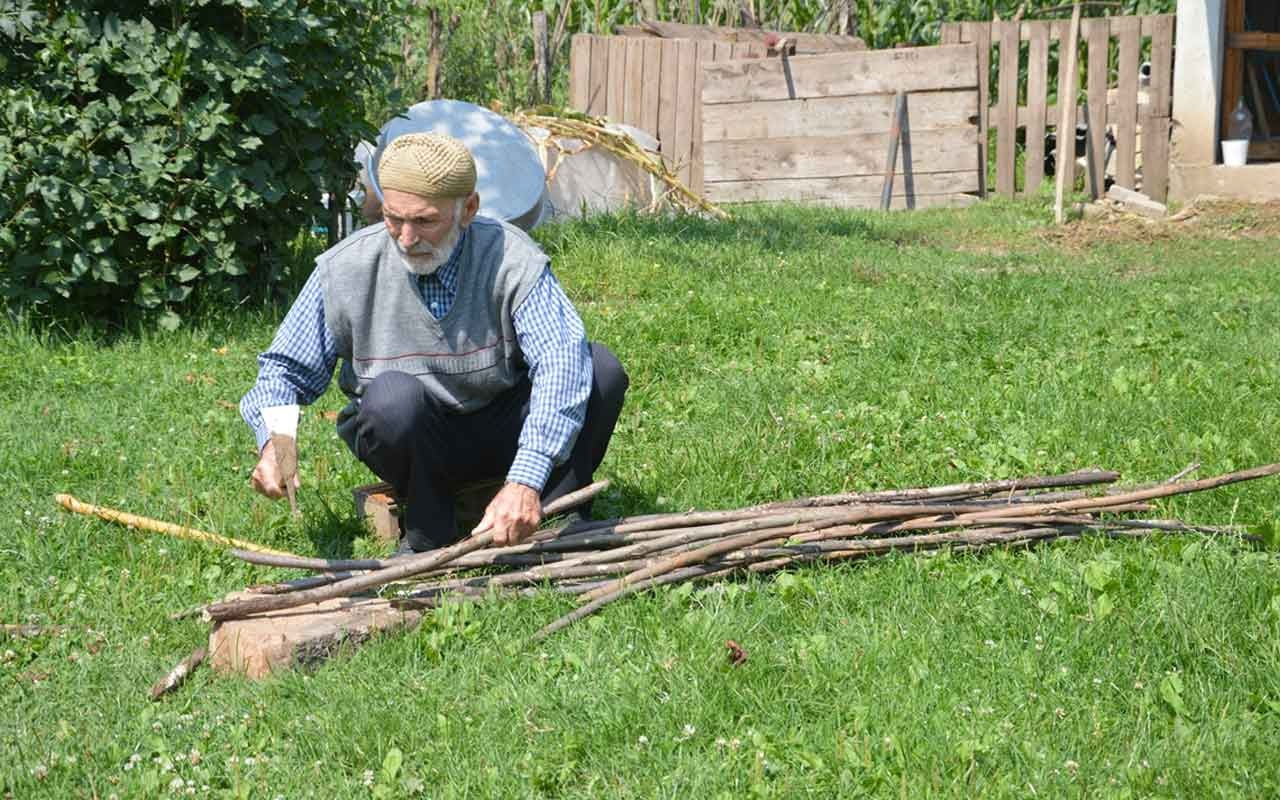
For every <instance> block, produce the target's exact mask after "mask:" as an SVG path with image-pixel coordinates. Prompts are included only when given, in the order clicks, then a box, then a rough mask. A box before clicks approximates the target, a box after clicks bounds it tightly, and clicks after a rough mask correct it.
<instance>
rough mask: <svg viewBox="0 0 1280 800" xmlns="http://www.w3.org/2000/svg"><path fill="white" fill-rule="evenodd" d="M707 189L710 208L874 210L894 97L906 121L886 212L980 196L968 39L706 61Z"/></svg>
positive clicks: (972, 53)
mask: <svg viewBox="0 0 1280 800" xmlns="http://www.w3.org/2000/svg"><path fill="white" fill-rule="evenodd" d="M703 73H704V77H703V90H702V153H703V159H704V162H705V164H704V168H705V177H706V181H705V185H704V192H705V193H706V195H707V198H708V199H709V200H711V201H712V202H716V203H729V202H751V201H796V202H814V203H823V204H830V205H838V206H844V207H850V208H879V207H880V193H881V188H882V183H883V181H884V179H885V172H886V170H885V167H886V163H885V154H886V151H887V149H888V144H889V131H890V129H891V127H892V125H893V119H892V118H893V109H894V95H895V93H896V92H899V91H902V92H906V93H907V115H906V117H907V125H906V126H905V136H904V139H903V147H902V148H901V152H900V155H899V161H898V169H897V174H896V175H895V179H894V187H893V200H892V207H896V208H902V207H913V208H914V207H924V206H931V205H956V204H963V203H967V202H971V201H972V200H974V199H975V195H974V194H971V193H974V192H977V191H978V188H979V182H978V181H979V178H978V127H977V112H978V85H977V83H978V79H977V75H978V65H977V50H976V48H974V47H973V46H972V45H954V46H948V47H917V48H908V49H899V50H874V51H864V52H858V53H834V54H828V55H814V56H795V57H792V58H788V59H785V60H784V59H780V58H769V59H753V60H742V61H726V62H716V63H711V64H707V65H705V66H704V67H703Z"/></svg>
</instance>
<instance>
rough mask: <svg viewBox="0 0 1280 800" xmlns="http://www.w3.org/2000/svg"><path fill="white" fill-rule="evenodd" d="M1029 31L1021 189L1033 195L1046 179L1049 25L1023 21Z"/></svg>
mask: <svg viewBox="0 0 1280 800" xmlns="http://www.w3.org/2000/svg"><path fill="white" fill-rule="evenodd" d="M1024 27H1027V29H1028V33H1029V35H1030V42H1031V44H1030V46H1029V47H1028V49H1027V114H1028V119H1027V123H1026V127H1027V137H1026V159H1025V160H1024V162H1023V181H1022V193H1023V194H1026V195H1034V194H1036V193H1037V191H1039V189H1040V183H1041V182H1042V181H1043V180H1044V132H1045V120H1046V116H1045V109H1046V107H1047V106H1048V103H1049V30H1050V28H1049V26H1048V25H1046V24H1044V23H1039V22H1031V23H1024Z"/></svg>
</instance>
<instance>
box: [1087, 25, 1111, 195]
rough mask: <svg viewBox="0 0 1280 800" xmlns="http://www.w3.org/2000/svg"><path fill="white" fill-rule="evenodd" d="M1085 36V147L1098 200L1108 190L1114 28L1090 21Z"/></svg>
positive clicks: (1090, 182)
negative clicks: (1110, 63) (1110, 56)
mask: <svg viewBox="0 0 1280 800" xmlns="http://www.w3.org/2000/svg"><path fill="white" fill-rule="evenodd" d="M1080 27H1081V34H1082V35H1084V36H1085V38H1086V39H1087V41H1088V43H1089V61H1088V69H1087V70H1086V76H1087V80H1088V84H1087V88H1086V93H1085V97H1086V99H1087V103H1086V104H1085V108H1087V109H1088V113H1087V115H1086V117H1085V118H1086V119H1087V120H1088V124H1089V138H1088V140H1087V142H1086V146H1085V155H1086V162H1085V163H1086V164H1087V165H1088V167H1089V169H1088V173H1087V174H1088V177H1089V180H1088V185H1089V196H1090V197H1091V198H1092V199H1094V200H1097V199H1098V198H1099V197H1101V196H1102V195H1103V194H1105V193H1106V191H1107V188H1106V187H1107V183H1106V171H1107V85H1108V83H1109V82H1110V73H1109V72H1108V71H1107V58H1108V52H1109V49H1110V46H1111V27H1110V25H1109V23H1108V21H1107V20H1106V19H1090V20H1085V21H1084V22H1081V23H1080Z"/></svg>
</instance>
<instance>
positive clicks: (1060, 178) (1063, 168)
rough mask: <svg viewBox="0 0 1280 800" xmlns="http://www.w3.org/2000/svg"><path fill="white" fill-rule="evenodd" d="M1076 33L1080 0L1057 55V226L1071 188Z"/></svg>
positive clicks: (1054, 217)
mask: <svg viewBox="0 0 1280 800" xmlns="http://www.w3.org/2000/svg"><path fill="white" fill-rule="evenodd" d="M1079 33H1080V3H1078V2H1077V3H1076V4H1075V7H1074V8H1073V9H1072V10H1071V22H1070V24H1069V27H1068V28H1067V38H1066V39H1064V40H1063V42H1064V49H1065V51H1066V52H1065V54H1061V55H1060V58H1061V59H1062V61H1063V62H1065V66H1064V67H1063V69H1062V71H1061V73H1060V74H1061V75H1062V81H1061V82H1060V83H1059V84H1058V98H1059V100H1058V105H1059V106H1061V107H1062V116H1061V117H1060V118H1059V120H1058V156H1057V158H1056V160H1055V163H1054V167H1055V171H1054V177H1055V179H1056V180H1055V187H1054V199H1053V219H1054V221H1055V222H1057V223H1058V224H1059V225H1061V224H1062V223H1064V222H1066V221H1067V215H1066V199H1067V195H1068V194H1069V193H1070V192H1071V191H1072V190H1073V189H1074V187H1075V166H1076V157H1075V130H1076V104H1075V102H1074V98H1075V96H1076V70H1077V62H1078V61H1079V58H1080V47H1079V43H1078V41H1077V39H1078V36H1079Z"/></svg>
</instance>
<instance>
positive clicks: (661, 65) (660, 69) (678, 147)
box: [569, 34, 766, 193]
mask: <svg viewBox="0 0 1280 800" xmlns="http://www.w3.org/2000/svg"><path fill="white" fill-rule="evenodd" d="M765 52H766V48H765V46H764V45H763V44H760V43H757V42H717V41H711V40H706V39H704V40H700V41H694V40H683V39H657V38H640V37H629V36H593V35H591V34H577V35H575V36H574V37H573V39H572V40H571V43H570V51H569V53H570V54H569V105H570V107H571V108H573V109H574V110H576V111H582V112H585V113H587V114H590V115H592V116H600V117H608V118H609V119H610V120H611V121H613V122H621V123H625V124H627V125H634V126H635V127H637V128H640V129H641V130H643V131H645V132H646V133H649V134H652V135H653V136H654V137H656V138H657V139H658V142H659V143H660V145H661V149H662V157H663V160H664V161H666V163H667V165H668V166H669V167H670V168H671V169H673V170H674V171H675V172H676V173H677V174H678V175H679V176H680V180H681V181H682V182H684V184H685V185H686V186H688V187H689V188H691V189H693V190H694V191H695V192H699V193H701V191H702V127H701V126H702V113H701V101H700V100H699V98H700V97H701V95H702V65H703V64H706V63H711V62H713V61H726V60H729V59H747V58H763V57H764V56H765Z"/></svg>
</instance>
